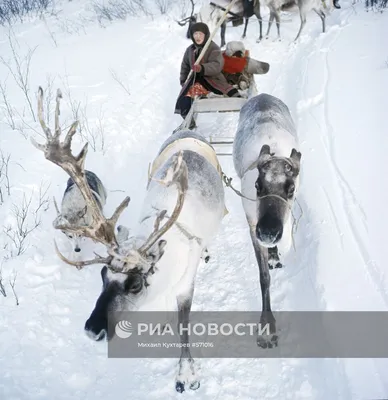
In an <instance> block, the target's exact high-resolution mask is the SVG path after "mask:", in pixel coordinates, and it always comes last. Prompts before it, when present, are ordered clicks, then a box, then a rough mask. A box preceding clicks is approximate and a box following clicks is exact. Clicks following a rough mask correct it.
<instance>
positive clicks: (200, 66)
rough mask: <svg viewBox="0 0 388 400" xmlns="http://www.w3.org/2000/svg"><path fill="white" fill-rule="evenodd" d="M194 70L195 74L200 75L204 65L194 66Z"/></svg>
mask: <svg viewBox="0 0 388 400" xmlns="http://www.w3.org/2000/svg"><path fill="white" fill-rule="evenodd" d="M192 70H193V71H194V72H197V73H200V72H201V71H202V65H200V64H197V65H193V68H192Z"/></svg>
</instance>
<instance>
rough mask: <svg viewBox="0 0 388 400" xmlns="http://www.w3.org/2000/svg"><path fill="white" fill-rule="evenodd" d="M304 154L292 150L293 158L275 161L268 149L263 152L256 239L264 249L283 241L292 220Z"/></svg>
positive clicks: (257, 187)
mask: <svg viewBox="0 0 388 400" xmlns="http://www.w3.org/2000/svg"><path fill="white" fill-rule="evenodd" d="M300 158H301V153H300V152H298V151H296V150H295V149H292V151H291V154H290V157H275V156H273V155H271V154H270V148H269V146H268V145H264V146H263V147H262V148H261V151H260V156H259V159H258V164H257V169H258V171H259V176H258V178H257V181H256V183H255V186H256V191H257V221H258V222H257V226H256V236H257V239H258V240H259V242H260V243H261V245H262V246H265V247H272V246H274V245H276V243H277V242H279V241H280V239H281V238H282V235H283V226H284V224H285V223H286V221H287V219H288V218H289V216H290V212H291V207H292V204H293V201H294V197H295V189H296V187H297V184H298V182H297V180H298V177H299V170H300Z"/></svg>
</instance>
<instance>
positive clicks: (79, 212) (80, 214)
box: [77, 205, 88, 218]
mask: <svg viewBox="0 0 388 400" xmlns="http://www.w3.org/2000/svg"><path fill="white" fill-rule="evenodd" d="M87 210H88V206H87V205H86V206H85V207H84V208H83V209H82V210H81V211H78V213H77V215H78V218H82V217H84V216H85V214H86V211H87Z"/></svg>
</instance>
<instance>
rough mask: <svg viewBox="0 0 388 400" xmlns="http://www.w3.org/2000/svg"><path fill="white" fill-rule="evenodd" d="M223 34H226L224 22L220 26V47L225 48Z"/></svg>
mask: <svg viewBox="0 0 388 400" xmlns="http://www.w3.org/2000/svg"><path fill="white" fill-rule="evenodd" d="M225 32H226V22H225V21H224V22H223V23H222V25H221V47H224V46H225Z"/></svg>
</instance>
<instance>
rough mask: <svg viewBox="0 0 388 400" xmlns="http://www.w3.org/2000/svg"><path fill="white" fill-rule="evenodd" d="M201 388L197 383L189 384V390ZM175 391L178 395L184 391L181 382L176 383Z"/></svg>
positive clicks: (183, 385)
mask: <svg viewBox="0 0 388 400" xmlns="http://www.w3.org/2000/svg"><path fill="white" fill-rule="evenodd" d="M200 386H201V384H200V383H199V382H198V381H194V382H191V383H190V389H191V390H197V389H199V387H200ZM175 390H176V391H177V392H178V393H183V392H184V391H185V384H184V383H183V382H181V381H178V382H176V383H175Z"/></svg>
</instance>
